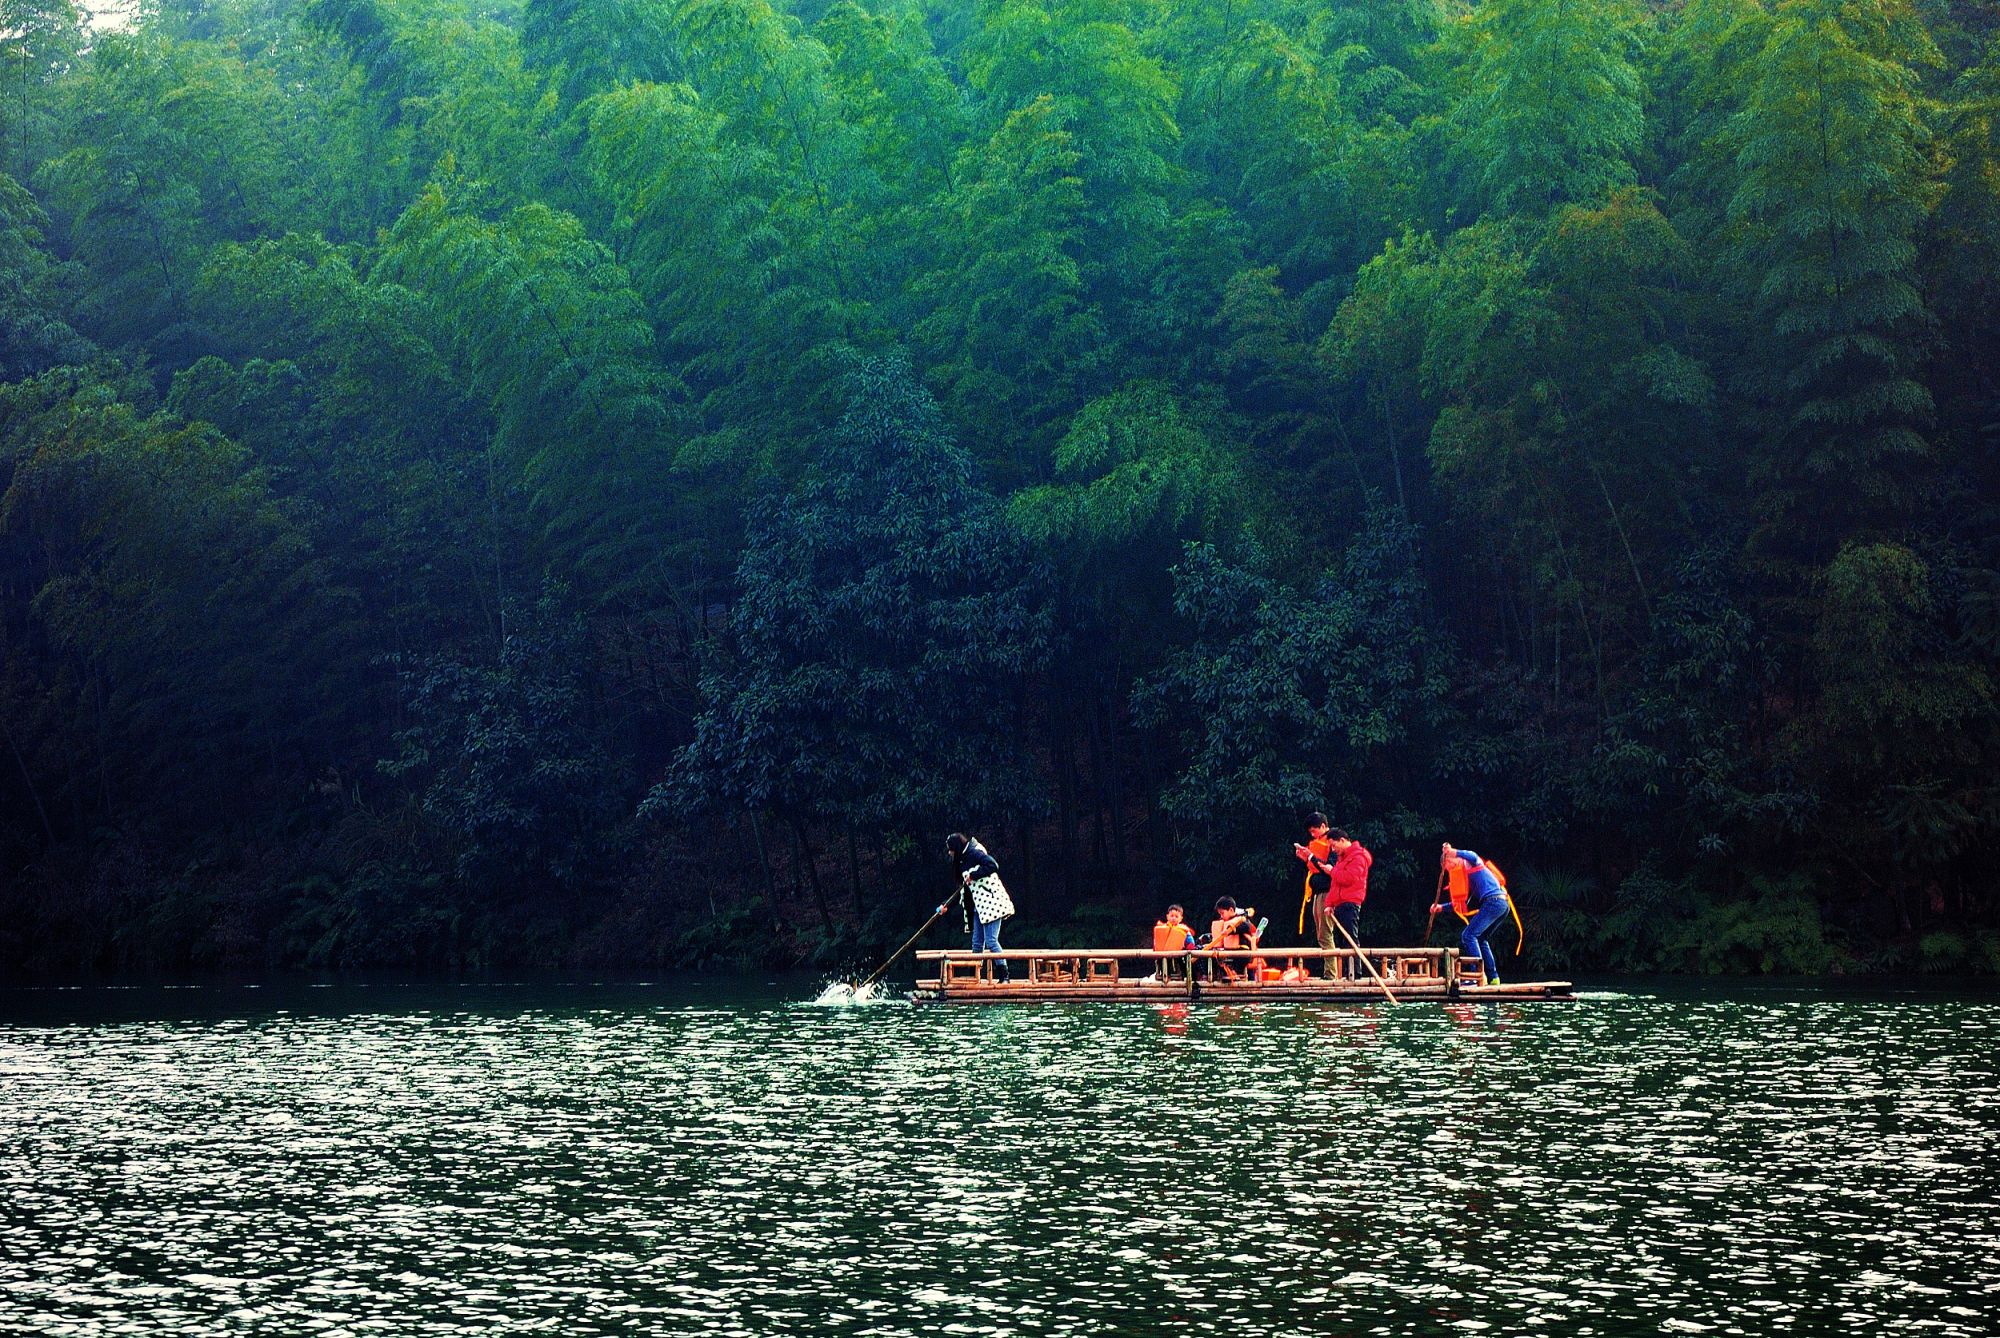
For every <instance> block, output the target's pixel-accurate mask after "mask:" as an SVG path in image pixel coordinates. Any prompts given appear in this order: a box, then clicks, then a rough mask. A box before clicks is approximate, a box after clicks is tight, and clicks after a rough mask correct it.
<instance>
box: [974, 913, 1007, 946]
mask: <svg viewBox="0 0 2000 1338" xmlns="http://www.w3.org/2000/svg"><path fill="white" fill-rule="evenodd" d="M972 950H973V951H974V952H998V951H1000V922H999V921H998V920H974V921H973V922H972Z"/></svg>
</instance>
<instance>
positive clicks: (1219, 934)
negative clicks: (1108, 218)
mask: <svg viewBox="0 0 2000 1338" xmlns="http://www.w3.org/2000/svg"><path fill="white" fill-rule="evenodd" d="M1256 913H1257V908H1256V907H1255V906H1245V907H1243V908H1242V909H1241V910H1238V909H1237V906H1236V898H1234V897H1218V898H1217V899H1216V902H1215V923H1214V925H1213V927H1212V928H1211V930H1210V932H1209V936H1208V946H1209V947H1210V948H1219V949H1222V950H1225V951H1229V952H1236V951H1239V950H1241V949H1244V948H1249V949H1252V950H1254V949H1255V948H1256V947H1257V940H1258V939H1259V938H1260V937H1262V935H1263V932H1264V931H1263V926H1262V925H1259V924H1256V923H1254V922H1253V921H1252V920H1251V919H1250V917H1251V916H1253V915H1255V914H1256ZM1262 966H1263V961H1262V959H1261V958H1255V957H1253V958H1251V959H1250V967H1251V969H1252V970H1257V969H1260V968H1261V967H1262ZM1222 974H1223V975H1224V976H1226V977H1228V978H1229V979H1230V980H1241V979H1242V978H1243V975H1242V972H1241V971H1239V970H1238V969H1237V963H1235V962H1234V960H1233V959H1228V958H1225V959H1223V962H1222Z"/></svg>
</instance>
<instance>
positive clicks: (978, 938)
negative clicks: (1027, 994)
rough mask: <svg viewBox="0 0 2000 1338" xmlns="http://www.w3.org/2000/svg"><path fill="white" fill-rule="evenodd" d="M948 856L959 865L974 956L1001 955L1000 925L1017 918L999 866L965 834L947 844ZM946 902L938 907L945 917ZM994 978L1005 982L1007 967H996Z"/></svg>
mask: <svg viewBox="0 0 2000 1338" xmlns="http://www.w3.org/2000/svg"><path fill="white" fill-rule="evenodd" d="M944 850H945V853H946V854H947V855H949V856H951V858H952V859H953V861H954V862H956V863H957V865H958V892H957V896H958V897H959V899H960V900H961V903H962V905H963V906H964V909H965V924H966V927H967V928H968V929H970V930H971V931H972V950H973V951H974V952H999V951H1000V922H1001V921H1002V920H1005V919H1007V918H1008V917H1010V916H1012V915H1013V914H1014V899H1013V898H1012V897H1010V896H1008V895H1007V885H1006V884H1005V883H1003V882H1001V881H1000V862H999V861H998V860H996V859H994V858H993V856H991V855H989V854H987V853H986V847H985V846H983V845H981V844H979V842H978V841H976V840H974V839H973V838H972V837H970V836H967V835H966V834H965V833H964V832H953V833H952V834H951V835H950V836H947V837H946V838H945V840H944ZM949 905H951V901H950V899H947V900H946V901H945V903H944V906H940V907H938V913H939V914H943V913H944V909H945V906H949ZM993 978H994V979H995V980H998V981H1001V982H1005V981H1006V980H1007V978H1008V976H1007V963H1006V960H1005V959H1004V958H1003V959H1001V960H999V961H996V962H994V963H993Z"/></svg>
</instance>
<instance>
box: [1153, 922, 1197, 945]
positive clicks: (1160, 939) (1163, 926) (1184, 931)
mask: <svg viewBox="0 0 2000 1338" xmlns="http://www.w3.org/2000/svg"><path fill="white" fill-rule="evenodd" d="M1193 937H1194V931H1193V930H1192V929H1189V928H1188V927H1187V926H1186V925H1170V924H1168V923H1167V922H1166V921H1165V920H1161V921H1159V922H1158V923H1157V924H1155V925H1154V926H1153V951H1154V952H1180V951H1181V950H1183V949H1184V948H1186V947H1187V945H1188V940H1189V939H1191V938H1193Z"/></svg>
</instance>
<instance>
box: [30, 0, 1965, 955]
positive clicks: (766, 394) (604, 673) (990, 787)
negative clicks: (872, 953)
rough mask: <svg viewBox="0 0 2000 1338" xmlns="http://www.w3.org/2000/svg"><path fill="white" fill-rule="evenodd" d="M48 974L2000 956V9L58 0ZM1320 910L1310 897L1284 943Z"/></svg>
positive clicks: (37, 530) (1544, 1)
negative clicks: (1483, 878)
mask: <svg viewBox="0 0 2000 1338" xmlns="http://www.w3.org/2000/svg"><path fill="white" fill-rule="evenodd" d="M0 167H4V175H0V381H4V385H0V724H4V727H5V731H4V732H5V737H4V740H0V743H4V745H5V752H4V756H0V965H4V966H5V968H6V969H7V970H9V971H41V972H62V971H75V970H85V969H109V970H132V969H146V968H158V969H185V968H189V967H213V966H221V967H227V966H246V965H280V966H325V967H340V966H362V965H412V966H422V967H429V968H441V967H466V968H477V967H480V966H492V965H499V964H538V963H539V964H551V965H555V964H565V963H632V964H641V963H644V964H658V963H669V964H690V965H694V964H701V963H705V962H720V961H730V960H737V961H748V960H756V961H770V962H783V961H802V960H816V961H821V962H826V963H833V962H837V961H843V960H851V959H854V958H856V957H858V956H860V955H862V953H863V952H864V950H866V949H867V948H869V947H871V946H873V945H876V944H880V943H882V942H884V941H886V940H889V939H892V938H895V937H900V936H901V932H900V931H903V930H905V929H906V928H907V927H908V926H909V925H910V924H912V923H914V922H915V921H916V920H919V919H921V913H920V912H919V909H918V908H923V907H928V905H929V904H930V903H931V902H932V901H933V900H934V899H935V897H936V895H937V893H938V892H939V891H940V890H941V886H940V880H941V879H942V878H944V877H945V876H946V872H945V866H944V863H943V861H942V858H941V855H940V853H939V846H940V844H941V841H942V838H943V835H944V833H945V832H947V831H950V830H952V829H954V828H965V829H968V830H973V831H977V832H979V833H981V834H982V835H983V836H984V837H985V839H986V840H987V843H988V844H989V845H990V846H992V847H993V848H994V850H995V852H996V853H997V854H999V855H1000V857H1001V859H1002V860H1003V862H1004V863H1006V865H1007V867H1008V871H1009V881H1010V884H1012V885H1014V886H1015V887H1016V889H1017V896H1018V897H1019V899H1020V901H1021V903H1022V910H1023V915H1022V919H1021V924H1020V928H1019V930H1017V931H1016V932H1015V933H1014V934H1013V935H1012V936H1011V937H1010V943H1015V944H1017V945H1018V946H1032V945H1033V944H1034V943H1035V942H1054V941H1080V940H1078V939H1077V938H1076V936H1077V935H1079V934H1082V935H1087V936H1089V937H1091V938H1093V939H1105V940H1114V941H1123V939H1124V938H1126V937H1129V936H1130V934H1131V933H1132V932H1133V928H1132V927H1133V926H1134V925H1136V924H1139V923H1142V922H1144V921H1148V920H1150V918H1151V917H1152V916H1153V915H1154V913H1156V911H1157V909H1158V907H1159V905H1160V904H1163V902H1164V900H1165V899H1168V898H1171V897H1175V896H1180V897H1189V898H1192V897H1198V896H1201V895H1213V894H1214V892H1216V891H1219V890H1225V889H1226V890H1230V891H1233V892H1235V893H1236V894H1237V895H1238V896H1239V898H1240V897H1242V896H1243V895H1244V893H1246V892H1248V893H1249V894H1250V898H1251V899H1252V900H1257V901H1264V900H1266V899H1270V902H1271V904H1272V905H1273V906H1278V905H1280V904H1282V903H1283V902H1284V901H1285V900H1286V899H1287V898H1288V897H1289V896H1290V895H1291V894H1292V892H1293V891H1294V890H1295V889H1294V888H1293V886H1292V884H1293V882H1294V880H1295V868H1294V865H1293V861H1291V860H1290V859H1289V842H1290V841H1291V840H1292V839H1294V838H1295V837H1296V836H1297V835H1298V833H1299V830H1300V827H1299V824H1300V820H1301V817H1302V815H1303V814H1304V813H1305V812H1306V811H1307V810H1309V809H1314V808H1320V809H1324V810H1326V811H1327V812H1328V813H1330V814H1332V815H1333V817H1334V821H1335V822H1337V823H1341V824H1343V825H1345V826H1347V827H1348V828H1349V829H1350V830H1352V831H1353V832H1354V833H1355V834H1356V835H1357V836H1359V837H1361V838H1362V839H1363V840H1365V841H1366V842H1367V843H1368V844H1369V845H1370V846H1371V847H1372V848H1373V849H1374V850H1375V851H1376V853H1377V858H1378V862H1377V865H1376V878H1375V890H1374V895H1373V896H1372V897H1371V900H1370V910H1369V916H1370V920H1369V927H1370V930H1371V936H1374V937H1376V939H1377V941H1389V940H1393V939H1397V938H1408V939H1414V938H1415V937H1418V936H1420V933H1421V928H1422V912H1421V907H1422V906H1423V904H1424V903H1425V902H1427V901H1428V897H1429V893H1430V890H1431V887H1430V883H1431V875H1432V872H1433V871H1432V870H1431V868H1430V862H1429V860H1428V859H1427V857H1426V855H1425V853H1424V852H1427V851H1434V850H1435V849H1436V845H1437V842H1438V840H1439V839H1440V838H1441V837H1449V838H1452V839H1454V840H1457V841H1460V842H1461V843H1464V844H1470V845H1474V846H1476V847H1477V848H1478V849H1480V850H1482V851H1489V850H1490V851H1491V852H1492V853H1493V854H1495V855H1496V856H1499V857H1500V858H1501V859H1502V860H1503V862H1504V863H1506V864H1507V866H1508V868H1509V869H1510V871H1515V872H1514V879H1515V883H1516V886H1517V890H1518V892H1519V894H1520V901H1521V905H1522V909H1523V912H1524V914H1525V915H1526V917H1527V919H1528V921H1529V925H1530V934H1529V939H1528V951H1529V952H1530V953H1531V954H1533V955H1534V956H1536V957H1538V958H1539V959H1540V961H1539V964H1542V965H1549V966H1561V967H1566V968H1576V969H1588V968H1610V969H1654V968H1666V969H1676V970H1705V971H1741V970H1753V971H1755V970H1779V971H1833V970H1920V969H1922V970H1939V969H1963V968H1966V967H1971V968H1974V969H1983V970H1989V971H1991V970H2000V898H1996V896H1995V893H1994V891H1993V880H1992V877H1991V873H1990V870H1991V868H1992V866H1993V863H1994V861H1995V859H1996V858H2000V790H1996V788H1995V785H1996V782H1995V767H1994V762H1995V759H1996V758H2000V703H1996V698H1995V673H1996V655H2000V565H1996V564H2000V513H1996V503H2000V471H1997V470H1996V455H1995V452H1996V447H2000V13H1996V11H1995V9H1994V7H1993V6H1991V5H1990V4H1985V3H1977V2H1975V0H1685V2H1684V3H1682V2H1681V0H1674V2H1672V3H1668V2H1666V0H1656V2H1655V3H1639V2H1638V0H1481V2H1480V3H1477V4H1468V3H1464V0H1317V2H1314V3H1307V2H1306V0H1171V2H1168V0H836V2H835V3H831V4H828V3H825V0H777V3H775V4H774V3H773V2H772V0H308V2H307V3H303V4H295V3H286V2H281V0H214V2H211V0H143V3H142V4H141V7H140V8H139V9H137V10H136V11H135V12H131V13H126V14H121V15H115V16H111V17H108V18H106V17H100V18H99V19H98V20H96V21H94V22H93V21H90V20H88V18H87V16H85V15H83V14H81V13H80V12H79V11H78V10H76V9H74V8H71V7H70V5H69V0H0ZM1277 918H1279V919H1284V918H1285V917H1283V916H1279V917H1277Z"/></svg>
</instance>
